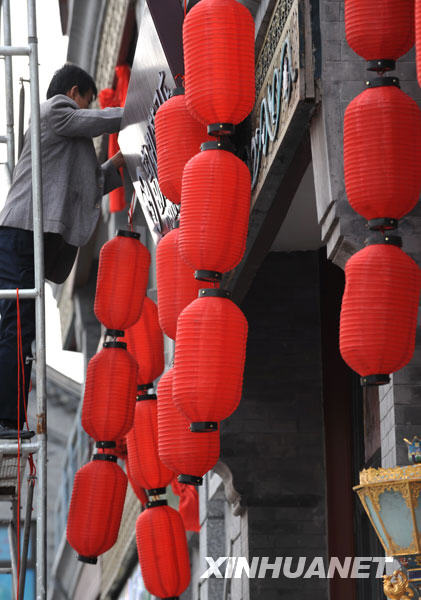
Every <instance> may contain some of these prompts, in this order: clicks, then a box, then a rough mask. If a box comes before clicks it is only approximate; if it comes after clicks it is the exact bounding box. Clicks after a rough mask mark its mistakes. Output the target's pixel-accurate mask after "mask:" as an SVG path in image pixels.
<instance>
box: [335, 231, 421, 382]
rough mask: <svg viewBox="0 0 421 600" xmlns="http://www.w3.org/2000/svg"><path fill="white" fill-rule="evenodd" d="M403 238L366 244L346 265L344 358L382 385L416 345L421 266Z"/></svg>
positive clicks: (342, 332)
mask: <svg viewBox="0 0 421 600" xmlns="http://www.w3.org/2000/svg"><path fill="white" fill-rule="evenodd" d="M394 244H400V238H396V237H392V236H390V237H389V236H386V237H385V243H381V244H374V245H370V246H367V247H366V248H364V249H363V250H360V251H359V252H357V253H356V254H354V255H353V256H352V257H351V258H350V259H349V261H348V262H347V264H346V267H345V276H346V285H345V292H344V295H343V299H342V310H341V320H340V350H341V354H342V358H343V359H344V361H345V362H346V363H347V364H348V365H349V366H350V367H351V368H352V369H354V371H356V372H357V373H359V374H360V375H361V383H362V384H363V385H383V384H385V383H387V382H388V381H389V377H388V374H389V373H393V372H395V371H397V370H398V369H401V368H402V367H404V366H405V365H406V364H407V363H408V362H409V361H410V360H411V357H412V354H413V352H414V347H415V332H416V325H417V313H418V301H419V294H420V283H421V277H420V270H419V268H418V266H417V264H416V263H415V262H414V261H413V260H412V258H410V257H409V256H408V255H407V254H405V253H404V252H403V251H402V250H401V249H400V248H399V247H398V246H396V245H394Z"/></svg>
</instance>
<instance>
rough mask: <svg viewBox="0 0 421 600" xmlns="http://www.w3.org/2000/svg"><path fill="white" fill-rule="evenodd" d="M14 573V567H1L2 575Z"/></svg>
mask: <svg viewBox="0 0 421 600" xmlns="http://www.w3.org/2000/svg"><path fill="white" fill-rule="evenodd" d="M11 572H12V567H0V574H1V575H3V574H8V573H11Z"/></svg>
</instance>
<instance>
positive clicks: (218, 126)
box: [208, 123, 235, 137]
mask: <svg viewBox="0 0 421 600" xmlns="http://www.w3.org/2000/svg"><path fill="white" fill-rule="evenodd" d="M234 132H235V125H233V124H232V123H211V125H208V135H212V136H215V137H219V136H220V135H233V133H234Z"/></svg>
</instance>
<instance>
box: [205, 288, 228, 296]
mask: <svg viewBox="0 0 421 600" xmlns="http://www.w3.org/2000/svg"><path fill="white" fill-rule="evenodd" d="M206 296H212V297H214V298H231V292H229V291H228V290H221V289H220V288H201V289H200V290H199V295H198V298H205V297H206Z"/></svg>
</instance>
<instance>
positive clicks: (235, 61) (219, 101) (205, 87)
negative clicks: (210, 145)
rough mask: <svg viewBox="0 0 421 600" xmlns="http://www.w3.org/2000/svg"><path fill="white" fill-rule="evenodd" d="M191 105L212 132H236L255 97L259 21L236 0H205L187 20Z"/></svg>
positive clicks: (185, 43) (187, 83) (186, 61)
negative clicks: (257, 28)
mask: <svg viewBox="0 0 421 600" xmlns="http://www.w3.org/2000/svg"><path fill="white" fill-rule="evenodd" d="M183 49H184V64H185V86H186V104H187V108H188V109H189V110H190V112H191V113H192V115H193V116H194V117H196V118H197V119H198V120H199V121H201V122H202V123H204V124H205V125H208V132H209V134H210V135H220V134H228V133H232V131H233V129H234V125H236V124H238V123H240V122H241V121H243V120H244V119H245V118H246V117H247V115H248V114H249V113H250V112H251V110H252V108H253V105H254V100H255V82H254V73H255V65H254V20H253V17H252V15H251V13H250V11H249V10H248V9H247V8H246V7H245V6H243V5H242V4H240V2H237V1H236V0H201V2H199V3H198V4H196V5H195V6H193V8H192V9H191V10H190V11H189V13H188V15H187V17H186V18H185V19H184V25H183Z"/></svg>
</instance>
